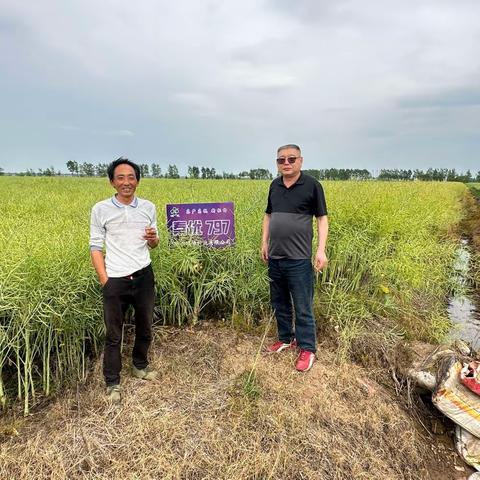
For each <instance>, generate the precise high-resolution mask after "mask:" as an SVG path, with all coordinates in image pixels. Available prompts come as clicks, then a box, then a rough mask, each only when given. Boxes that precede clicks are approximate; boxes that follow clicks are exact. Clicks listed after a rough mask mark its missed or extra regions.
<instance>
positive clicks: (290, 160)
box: [277, 156, 300, 165]
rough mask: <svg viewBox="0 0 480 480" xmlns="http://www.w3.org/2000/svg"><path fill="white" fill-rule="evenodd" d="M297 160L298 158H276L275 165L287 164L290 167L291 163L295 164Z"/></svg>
mask: <svg viewBox="0 0 480 480" xmlns="http://www.w3.org/2000/svg"><path fill="white" fill-rule="evenodd" d="M297 158H300V157H293V156H292V157H278V158H277V163H278V164H279V165H283V164H284V163H286V162H288V163H289V164H290V165H292V164H293V163H295V162H296V161H297Z"/></svg>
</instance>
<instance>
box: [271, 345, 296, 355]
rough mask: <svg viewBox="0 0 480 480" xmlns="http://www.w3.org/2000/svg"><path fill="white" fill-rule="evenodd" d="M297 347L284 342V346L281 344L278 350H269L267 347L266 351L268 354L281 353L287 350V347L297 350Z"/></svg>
mask: <svg viewBox="0 0 480 480" xmlns="http://www.w3.org/2000/svg"><path fill="white" fill-rule="evenodd" d="M296 348H297V346H296V345H292V344H291V343H284V344H283V346H281V347H280V348H278V349H277V350H268V349H265V353H268V354H271V353H280V352H283V351H284V350H287V349H291V350H295V349H296Z"/></svg>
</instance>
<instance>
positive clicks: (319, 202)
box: [313, 182, 327, 217]
mask: <svg viewBox="0 0 480 480" xmlns="http://www.w3.org/2000/svg"><path fill="white" fill-rule="evenodd" d="M313 214H314V215H315V216H316V217H323V216H324V215H327V202H326V201H325V194H324V193H323V187H322V186H321V185H320V183H319V182H315V190H314V206H313Z"/></svg>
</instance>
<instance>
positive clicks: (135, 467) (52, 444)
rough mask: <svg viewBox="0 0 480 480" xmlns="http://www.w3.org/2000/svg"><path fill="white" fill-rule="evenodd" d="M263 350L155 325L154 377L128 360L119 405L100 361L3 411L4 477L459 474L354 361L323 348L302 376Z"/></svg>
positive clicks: (251, 341)
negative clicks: (49, 394) (142, 374)
mask: <svg viewBox="0 0 480 480" xmlns="http://www.w3.org/2000/svg"><path fill="white" fill-rule="evenodd" d="M260 348H261V336H253V335H247V334H240V333H235V332H232V331H231V330H228V329H226V328H220V327H218V326H209V327H202V328H198V329H181V330H179V329H172V328H161V329H158V330H157V334H156V338H155V342H154V345H153V348H152V364H153V365H154V366H155V367H156V368H157V369H158V370H159V371H160V375H159V378H158V379H157V380H155V381H153V382H144V381H142V380H138V379H134V378H132V377H130V376H128V372H127V369H126V368H125V369H124V375H123V377H122V389H123V390H122V394H123V400H122V404H121V406H118V407H115V406H112V405H109V404H108V403H107V402H106V400H105V397H104V386H103V382H102V380H101V372H100V363H99V362H98V363H97V365H96V367H95V368H94V370H93V371H92V373H91V377H90V380H89V382H88V384H87V385H86V386H85V387H82V388H81V389H80V391H77V392H69V393H66V394H65V395H63V396H62V397H61V398H58V399H57V400H55V401H53V402H52V403H51V404H50V405H48V406H47V407H45V408H44V409H42V410H41V411H40V412H38V413H36V414H34V415H32V416H31V417H30V418H29V419H26V420H22V421H20V420H16V421H15V420H12V419H10V420H8V421H7V420H6V419H4V423H3V427H2V426H0V441H1V442H2V443H0V478H5V479H7V478H8V479H10V478H15V479H33V478H35V479H42V478H49V479H60V478H62V479H63V478H99V479H100V478H109V479H110V478H121V479H134V478H142V479H150V478H155V479H269V478H272V479H289V480H290V479H317V480H323V479H325V480H335V479H349V480H352V479H356V480H359V479H455V478H456V479H460V478H466V476H467V473H466V471H467V469H466V467H464V466H463V464H462V462H461V461H460V460H459V459H458V457H456V455H455V454H454V452H453V450H452V448H451V444H450V445H445V444H443V443H442V441H440V440H438V439H437V438H438V437H435V436H434V435H433V434H431V433H428V432H427V430H426V429H425V428H424V427H421V426H420V424H419V423H418V422H417V421H415V420H414V418H413V416H412V415H411V414H409V413H408V412H406V411H405V409H404V408H402V407H401V403H400V402H399V401H398V398H397V397H396V395H395V391H394V389H391V388H389V387H388V386H381V385H380V384H379V383H377V382H375V381H374V380H373V379H372V378H369V375H368V373H367V372H366V371H365V370H364V369H362V368H361V367H358V366H355V365H353V364H348V363H344V364H341V365H338V364H337V363H336V362H335V353H334V352H332V351H328V350H323V349H320V350H319V353H318V361H317V362H316V363H315V365H314V367H313V369H312V370H311V371H310V372H309V373H307V374H299V373H297V372H296V371H295V370H294V361H295V355H294V353H293V352H283V353H281V354H278V355H275V356H263V355H260V356H257V352H258V351H259V349H260ZM125 351H126V352H129V351H130V350H129V348H127V349H125ZM126 359H127V356H126V354H125V360H126ZM2 431H3V435H2V434H1V432H2ZM16 431H18V436H14V435H12V433H13V432H16ZM454 462H456V463H457V465H458V467H457V468H465V470H464V471H463V472H459V471H457V470H456V469H455V468H454Z"/></svg>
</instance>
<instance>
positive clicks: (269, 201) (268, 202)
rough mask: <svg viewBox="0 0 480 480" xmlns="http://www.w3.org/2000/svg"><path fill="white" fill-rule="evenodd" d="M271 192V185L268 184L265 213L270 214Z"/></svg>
mask: <svg viewBox="0 0 480 480" xmlns="http://www.w3.org/2000/svg"><path fill="white" fill-rule="evenodd" d="M271 194H272V186H271V185H270V188H269V189H268V200H267V208H266V209H265V213H266V214H267V215H270V214H271V213H272V199H271Z"/></svg>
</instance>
